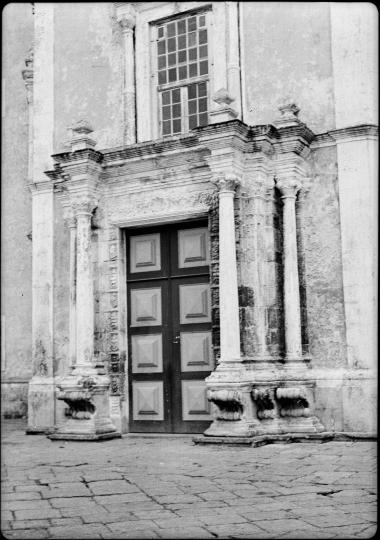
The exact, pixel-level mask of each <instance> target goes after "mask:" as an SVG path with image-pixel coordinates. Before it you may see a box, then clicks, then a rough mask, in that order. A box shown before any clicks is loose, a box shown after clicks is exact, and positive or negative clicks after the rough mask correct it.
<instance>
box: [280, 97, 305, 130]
mask: <svg viewBox="0 0 380 540" xmlns="http://www.w3.org/2000/svg"><path fill="white" fill-rule="evenodd" d="M278 110H279V111H280V115H279V117H278V118H277V119H276V120H275V121H274V125H275V126H276V127H290V126H296V125H298V124H301V120H300V119H299V118H298V114H299V112H300V108H299V107H297V105H296V104H295V103H287V104H286V105H282V106H281V107H279V108H278Z"/></svg>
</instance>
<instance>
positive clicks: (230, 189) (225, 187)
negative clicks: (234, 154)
mask: <svg viewBox="0 0 380 540" xmlns="http://www.w3.org/2000/svg"><path fill="white" fill-rule="evenodd" d="M212 183H213V184H215V185H216V186H217V188H218V190H219V193H235V191H236V188H237V187H238V186H240V184H241V180H240V178H239V177H238V176H237V175H235V174H215V175H214V176H213V178H212Z"/></svg>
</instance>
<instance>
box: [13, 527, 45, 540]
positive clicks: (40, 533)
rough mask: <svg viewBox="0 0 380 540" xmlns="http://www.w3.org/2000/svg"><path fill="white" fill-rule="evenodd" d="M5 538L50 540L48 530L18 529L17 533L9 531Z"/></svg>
mask: <svg viewBox="0 0 380 540" xmlns="http://www.w3.org/2000/svg"><path fill="white" fill-rule="evenodd" d="M4 536H5V538H10V539H12V538H14V539H15V540H23V539H24V538H38V539H43V538H49V535H48V531H47V530H46V529H17V530H15V531H7V533H6V535H4Z"/></svg>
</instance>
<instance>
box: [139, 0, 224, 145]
mask: <svg viewBox="0 0 380 540" xmlns="http://www.w3.org/2000/svg"><path fill="white" fill-rule="evenodd" d="M200 14H204V15H205V16H206V24H205V28H206V29H207V47H208V53H207V61H208V73H207V74H206V75H198V76H197V77H188V78H186V79H182V80H181V81H178V80H177V81H175V82H173V83H169V82H167V83H165V84H158V54H157V42H158V27H159V26H160V25H162V24H167V23H169V22H171V21H177V20H178V19H181V18H184V17H189V16H191V15H200ZM212 15H213V10H212V5H211V4H206V5H204V6H200V7H199V8H196V9H194V8H192V9H187V10H184V11H181V13H178V14H175V15H172V16H169V17H164V18H161V19H159V20H156V21H151V22H150V23H149V26H150V31H149V33H150V43H151V47H150V57H151V61H150V70H151V76H150V80H151V87H152V88H151V103H152V109H153V110H152V113H153V114H152V120H153V126H152V127H153V133H154V134H155V136H156V137H158V138H167V137H176V136H180V135H184V134H186V133H189V131H191V130H189V112H188V97H187V96H186V95H185V94H186V92H187V88H188V87H189V86H190V85H191V84H197V83H201V82H206V86H207V90H206V96H207V117H208V123H209V121H210V116H209V115H210V106H211V96H210V93H211V92H210V90H211V88H212V84H211V82H212V71H213V65H214V64H213V47H212V41H213V34H212V30H213V25H212V19H213V17H212ZM186 50H188V49H186ZM186 65H187V66H188V65H189V62H188V61H187V63H186ZM175 88H179V89H180V92H181V101H180V103H181V131H180V132H177V133H171V134H167V135H164V134H163V125H162V120H161V111H162V94H163V92H165V91H167V90H173V89H175Z"/></svg>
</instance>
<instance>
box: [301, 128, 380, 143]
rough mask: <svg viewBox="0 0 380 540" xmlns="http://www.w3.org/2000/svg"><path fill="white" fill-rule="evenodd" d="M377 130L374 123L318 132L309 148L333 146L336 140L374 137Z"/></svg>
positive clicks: (376, 135) (376, 134)
mask: <svg viewBox="0 0 380 540" xmlns="http://www.w3.org/2000/svg"><path fill="white" fill-rule="evenodd" d="M378 132H379V128H378V126H377V125H375V124H360V125H358V126H349V127H346V128H340V129H332V130H330V131H326V132H325V133H318V135H316V136H315V139H314V140H313V142H312V144H311V148H319V147H323V146H335V144H336V143H337V142H344V141H351V140H360V139H368V138H376V137H378Z"/></svg>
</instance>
